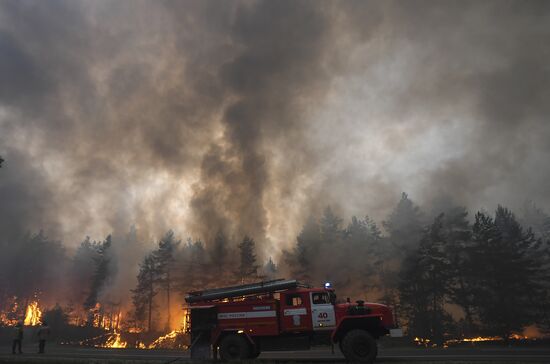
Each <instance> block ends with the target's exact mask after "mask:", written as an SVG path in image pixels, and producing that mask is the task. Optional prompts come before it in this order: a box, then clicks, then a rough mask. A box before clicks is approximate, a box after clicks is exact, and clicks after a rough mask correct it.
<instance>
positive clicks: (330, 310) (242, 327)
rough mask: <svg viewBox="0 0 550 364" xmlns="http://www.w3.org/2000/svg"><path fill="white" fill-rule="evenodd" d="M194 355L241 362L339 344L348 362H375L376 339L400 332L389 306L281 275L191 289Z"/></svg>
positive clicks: (192, 347)
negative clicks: (347, 298)
mask: <svg viewBox="0 0 550 364" xmlns="http://www.w3.org/2000/svg"><path fill="white" fill-rule="evenodd" d="M186 301H187V303H188V304H189V312H190V317H189V319H190V333H191V358H193V359H195V358H197V359H199V358H200V359H205V358H209V357H211V355H212V356H213V357H214V358H217V356H218V354H219V356H220V357H221V359H222V360H227V361H238V360H243V359H253V358H256V357H257V356H258V355H260V353H261V352H262V351H275V350H308V349H310V348H311V346H312V345H321V344H328V345H334V344H338V345H339V347H340V350H341V351H342V353H343V354H344V356H345V357H346V359H348V360H349V361H353V362H372V361H374V359H375V358H376V355H377V345H376V339H378V338H379V337H381V336H384V335H388V334H392V336H400V335H401V332H400V330H399V329H397V328H396V327H395V323H394V320H393V315H392V312H391V310H390V309H389V307H387V306H385V305H381V304H376V303H365V302H363V301H357V302H356V303H351V302H345V303H337V300H336V294H335V292H334V290H333V289H332V288H331V287H330V286H328V285H327V286H325V287H322V288H312V287H309V286H305V285H302V284H300V283H298V282H297V281H296V280H284V279H278V280H273V281H268V282H258V283H253V284H246V285H240V286H232V287H225V288H217V289H210V290H204V291H196V292H189V295H188V296H187V297H186Z"/></svg>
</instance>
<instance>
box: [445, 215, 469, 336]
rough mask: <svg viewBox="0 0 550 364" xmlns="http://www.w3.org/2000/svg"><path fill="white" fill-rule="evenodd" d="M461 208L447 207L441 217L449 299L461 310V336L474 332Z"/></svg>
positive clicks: (466, 227) (466, 225)
mask: <svg viewBox="0 0 550 364" xmlns="http://www.w3.org/2000/svg"><path fill="white" fill-rule="evenodd" d="M467 216H468V212H467V211H466V209H465V208H464V207H453V208H448V209H447V211H446V213H445V215H444V218H443V230H444V233H445V236H446V246H445V254H446V256H447V258H448V259H449V270H450V277H451V278H450V281H449V287H448V289H449V300H450V302H452V303H455V304H457V305H458V306H460V307H462V309H463V310H464V314H465V318H464V322H465V327H463V334H467V335H471V334H472V333H473V331H474V312H473V299H474V297H473V292H472V289H471V287H470V285H469V282H470V281H471V280H472V266H471V262H470V256H469V251H470V249H471V239H472V232H471V227H470V223H469V222H468V219H467Z"/></svg>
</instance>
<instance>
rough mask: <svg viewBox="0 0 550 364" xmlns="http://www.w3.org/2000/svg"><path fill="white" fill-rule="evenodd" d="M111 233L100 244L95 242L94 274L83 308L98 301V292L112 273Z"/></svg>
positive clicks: (91, 306) (90, 306) (88, 307)
mask: <svg viewBox="0 0 550 364" xmlns="http://www.w3.org/2000/svg"><path fill="white" fill-rule="evenodd" d="M111 244H112V242H111V235H108V236H107V238H106V239H105V240H104V241H103V242H102V243H100V244H97V255H96V256H95V257H94V275H93V277H92V283H91V287H90V291H89V293H88V297H87V298H86V301H85V302H84V308H85V309H86V310H89V309H91V308H93V307H94V306H95V305H96V303H97V302H98V298H99V293H100V291H101V289H102V288H103V287H104V285H105V283H106V282H107V280H108V278H109V276H110V275H111V274H112V264H111V257H110V248H111Z"/></svg>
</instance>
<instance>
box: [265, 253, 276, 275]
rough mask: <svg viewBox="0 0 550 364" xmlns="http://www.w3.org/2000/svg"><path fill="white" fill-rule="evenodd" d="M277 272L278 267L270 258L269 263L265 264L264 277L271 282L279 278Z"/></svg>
mask: <svg viewBox="0 0 550 364" xmlns="http://www.w3.org/2000/svg"><path fill="white" fill-rule="evenodd" d="M277 272H278V269H277V265H275V263H274V262H273V259H271V257H269V260H268V261H267V263H265V265H264V267H263V276H265V277H266V279H269V280H271V279H275V277H276V276H277Z"/></svg>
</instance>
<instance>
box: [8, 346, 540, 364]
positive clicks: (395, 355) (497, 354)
mask: <svg viewBox="0 0 550 364" xmlns="http://www.w3.org/2000/svg"><path fill="white" fill-rule="evenodd" d="M10 350H11V348H10V347H7V346H0V361H3V362H5V361H6V360H9V361H11V360H14V359H17V361H20V360H22V359H26V360H31V359H32V360H34V359H39V358H44V359H46V358H47V359H50V360H56V359H64V360H66V359H80V360H85V359H90V361H93V360H94V359H95V360H106V359H120V360H132V361H149V362H153V361H155V362H158V363H168V362H170V361H174V360H176V359H178V358H181V359H180V360H177V361H175V363H177V362H180V363H181V362H188V361H189V360H190V359H189V354H188V353H187V352H181V351H174V350H137V349H99V348H85V347H70V346H50V347H47V353H46V354H45V355H43V356H40V355H38V354H35V352H36V351H35V350H36V348H35V346H32V347H31V346H24V347H23V351H24V352H25V354H23V356H20V355H12V354H11V353H10ZM335 351H336V352H335V353H334V354H332V353H331V351H330V350H329V349H324V348H323V349H316V350H310V351H280V352H270V353H263V354H262V355H260V357H259V360H258V362H259V363H261V362H269V361H273V360H276V361H287V360H288V361H294V362H340V363H344V362H345V360H344V357H343V356H342V354H341V353H340V352H339V351H338V349H336V350H335ZM425 361H430V362H438V361H441V362H445V361H475V362H482V361H492V362H514V363H518V362H526V363H528V362H532V363H550V348H548V349H545V348H539V349H535V348H528V349H524V348H491V349H488V348H482V349H476V348H458V349H454V348H451V349H423V348H410V349H383V348H382V349H380V351H379V355H378V360H377V363H407V362H425Z"/></svg>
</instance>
